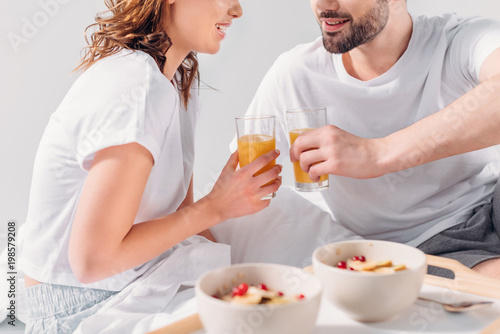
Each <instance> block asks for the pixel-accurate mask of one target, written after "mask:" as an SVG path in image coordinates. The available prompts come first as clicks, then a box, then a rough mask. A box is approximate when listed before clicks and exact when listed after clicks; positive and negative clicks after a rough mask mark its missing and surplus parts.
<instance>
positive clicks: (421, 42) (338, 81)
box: [248, 15, 500, 245]
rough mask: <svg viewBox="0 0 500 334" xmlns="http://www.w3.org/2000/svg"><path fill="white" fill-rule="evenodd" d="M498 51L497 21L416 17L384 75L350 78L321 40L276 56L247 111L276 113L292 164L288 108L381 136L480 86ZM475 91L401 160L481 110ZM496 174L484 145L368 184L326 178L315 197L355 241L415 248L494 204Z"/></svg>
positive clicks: (365, 134)
mask: <svg viewBox="0 0 500 334" xmlns="http://www.w3.org/2000/svg"><path fill="white" fill-rule="evenodd" d="M499 47H500V22H498V21H495V20H489V19H481V18H468V19H462V18H459V17H457V16H454V15H444V16H441V17H432V18H429V17H414V18H413V33H412V36H411V40H410V43H409V45H408V48H407V50H406V52H405V53H404V54H403V56H402V57H401V58H400V59H399V60H398V61H397V62H396V64H395V65H394V66H393V67H392V68H391V69H390V70H388V71H387V72H386V73H384V74H383V75H381V76H379V77H377V78H375V79H373V80H369V81H360V80H358V79H356V78H354V77H351V76H350V75H349V74H348V73H347V72H346V70H345V68H344V65H343V62H342V56H341V55H335V54H334V55H332V54H330V53H328V52H327V51H326V50H325V48H324V47H323V43H322V39H321V38H318V39H317V40H316V41H314V42H312V43H308V44H303V45H299V46H297V47H295V48H294V49H292V50H290V51H288V52H286V53H284V54H282V55H281V56H280V57H279V58H278V59H277V60H276V62H275V63H274V64H273V66H272V67H271V69H270V70H269V71H268V73H267V74H266V76H265V78H264V80H263V81H262V83H261V85H260V87H259V89H258V91H257V93H256V96H255V98H254V100H253V101H252V103H251V105H250V107H249V110H248V114H259V113H260V114H262V113H263V114H269V113H271V114H275V115H277V117H278V123H279V124H280V126H279V130H278V131H277V142H278V144H279V145H280V147H279V148H280V150H281V152H282V154H281V159H282V160H283V162H282V163H283V164H284V165H289V164H290V163H289V159H288V157H287V153H288V149H289V147H288V134H287V131H286V129H287V127H286V118H285V113H284V111H285V110H286V109H287V108H291V107H300V106H310V107H317V106H325V107H327V118H328V123H330V124H333V125H336V126H338V127H340V128H341V129H343V130H346V131H348V132H350V133H353V134H355V135H357V136H360V137H364V138H380V137H385V136H387V135H389V134H391V133H394V132H396V131H398V130H401V129H403V128H405V127H407V126H409V125H411V124H413V123H415V122H416V121H418V120H420V119H422V118H424V117H426V116H429V115H431V114H433V113H435V112H437V111H439V110H441V109H443V108H444V107H446V106H447V105H448V104H450V103H452V102H453V101H455V100H456V99H457V98H459V97H461V96H462V95H464V94H465V93H467V92H468V91H469V90H471V89H472V88H473V87H475V86H477V85H478V83H479V69H480V67H481V65H482V63H483V62H484V60H485V59H486V57H487V56H488V55H489V54H491V52H493V51H494V50H495V49H497V48H499ZM484 89H487V87H486V88H484ZM480 93H484V94H486V93H487V92H486V91H478V92H477V94H479V95H474V96H472V97H471V98H470V99H469V100H468V101H466V104H465V106H464V109H463V110H462V111H460V112H458V113H457V114H455V115H454V118H450V119H449V123H448V125H447V128H446V129H442V131H439V132H436V133H434V134H433V136H432V138H429V139H428V140H427V141H425V142H422V143H420V150H419V151H416V152H414V153H413V154H412V155H411V156H410V157H409V159H410V161H401V164H403V166H404V164H407V166H409V165H410V164H411V163H412V160H414V161H418V154H419V152H424V151H425V150H427V149H429V148H430V147H432V146H433V145H436V144H435V143H436V141H439V139H440V138H441V137H442V136H446V133H447V132H448V131H453V129H454V121H456V120H457V119H459V118H460V117H461V116H460V114H461V113H462V112H470V110H472V108H474V106H475V105H477V103H478V99H481V94H480ZM483 96H484V95H483ZM468 106H470V107H468ZM498 177H499V158H498V154H497V151H496V149H495V148H488V149H483V150H479V151H475V152H470V153H467V154H461V155H457V156H453V157H449V158H446V159H441V160H438V161H434V162H431V163H427V164H425V165H421V166H418V167H414V168H409V169H405V170H402V171H401V172H398V173H391V174H388V175H384V176H382V177H378V178H374V179H368V180H357V179H352V178H347V177H340V176H332V175H330V186H329V188H328V190H325V191H322V192H321V194H322V195H323V196H324V198H325V201H326V204H327V205H328V206H329V208H330V209H331V211H332V213H333V215H334V218H335V219H336V220H337V221H338V222H339V223H341V224H342V225H344V226H345V227H347V228H348V229H351V230H352V231H353V232H355V233H357V234H358V235H360V236H363V237H365V238H374V239H385V240H393V241H398V242H405V243H409V244H412V245H418V244H420V243H421V242H423V241H425V240H427V239H428V238H430V237H432V236H433V235H435V234H437V233H439V232H441V231H443V230H444V229H446V228H448V227H451V226H453V225H455V224H457V223H460V222H462V221H465V220H466V219H467V218H468V217H470V215H471V213H472V211H473V209H474V208H475V207H477V206H478V205H481V204H483V203H486V202H488V201H490V200H491V197H492V192H493V188H494V186H495V184H496V182H497V180H498Z"/></svg>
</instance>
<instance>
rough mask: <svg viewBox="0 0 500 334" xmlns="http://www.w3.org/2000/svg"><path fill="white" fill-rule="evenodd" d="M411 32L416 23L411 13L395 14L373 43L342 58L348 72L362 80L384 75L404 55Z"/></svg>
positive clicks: (345, 54)
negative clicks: (413, 21)
mask: <svg viewBox="0 0 500 334" xmlns="http://www.w3.org/2000/svg"><path fill="white" fill-rule="evenodd" d="M412 31H413V23H412V19H411V17H410V15H409V14H408V12H406V14H402V15H392V17H391V18H390V19H389V21H388V22H387V25H386V26H385V28H384V29H383V30H382V31H381V32H380V33H379V34H378V35H377V36H376V37H375V38H374V39H373V40H371V41H370V42H368V43H365V44H363V45H360V46H358V47H357V48H355V49H352V50H351V51H349V52H347V53H344V54H343V55H342V60H343V62H344V67H345V69H346V71H347V73H349V75H351V76H352V77H354V78H356V79H359V80H361V81H368V80H371V79H374V78H377V77H379V76H381V75H382V74H384V73H385V72H387V71H388V70H389V69H390V68H391V67H392V66H394V64H395V63H396V62H397V61H398V59H399V58H401V56H402V55H403V54H404V52H405V51H406V49H407V48H408V44H409V42H410V38H411V35H412Z"/></svg>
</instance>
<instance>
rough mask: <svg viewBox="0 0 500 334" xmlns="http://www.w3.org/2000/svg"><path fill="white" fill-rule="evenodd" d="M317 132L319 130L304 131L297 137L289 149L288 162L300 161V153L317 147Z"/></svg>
mask: <svg viewBox="0 0 500 334" xmlns="http://www.w3.org/2000/svg"><path fill="white" fill-rule="evenodd" d="M319 130H320V129H315V130H310V131H306V132H303V133H301V134H300V135H299V136H298V137H297V139H296V140H295V141H294V142H293V144H292V145H291V147H290V160H291V161H292V163H293V162H295V161H298V160H300V158H302V157H301V154H302V153H304V152H307V151H309V150H314V149H317V148H318V147H319V146H318V145H319V142H318V138H316V137H317V133H318V131H319Z"/></svg>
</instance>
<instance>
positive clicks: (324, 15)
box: [319, 10, 352, 20]
mask: <svg viewBox="0 0 500 334" xmlns="http://www.w3.org/2000/svg"><path fill="white" fill-rule="evenodd" d="M319 18H320V19H349V20H352V17H351V15H350V14H347V13H341V12H334V11H331V10H327V11H324V12H321V13H320V14H319Z"/></svg>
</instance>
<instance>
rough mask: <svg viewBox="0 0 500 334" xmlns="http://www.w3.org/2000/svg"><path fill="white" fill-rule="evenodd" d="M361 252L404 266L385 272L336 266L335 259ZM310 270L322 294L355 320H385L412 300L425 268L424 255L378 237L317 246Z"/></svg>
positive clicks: (416, 293) (420, 284)
mask: <svg viewBox="0 0 500 334" xmlns="http://www.w3.org/2000/svg"><path fill="white" fill-rule="evenodd" d="M360 255H363V256H365V257H366V259H367V260H392V262H393V263H394V264H404V265H405V266H406V267H407V268H408V269H406V270H403V271H397V272H395V273H389V274H378V273H370V272H368V273H365V272H357V271H350V270H346V269H339V268H337V267H336V265H337V263H338V262H339V261H346V260H347V259H350V258H352V257H353V256H360ZM312 261H313V267H314V273H315V274H316V275H317V276H318V277H319V278H320V280H321V282H322V283H323V290H324V292H323V293H324V295H325V297H326V298H327V300H329V301H330V302H331V303H333V304H334V305H335V306H336V307H337V308H339V309H341V310H342V311H344V312H345V313H346V314H347V315H348V316H349V317H351V318H352V319H354V320H357V321H363V322H375V321H383V320H388V319H390V318H391V317H393V316H395V315H396V314H398V313H399V312H401V311H403V310H404V309H405V308H407V307H409V306H410V305H411V304H413V303H414V302H415V300H416V299H417V297H418V294H419V292H420V289H421V287H422V283H423V280H424V276H425V274H426V271H427V263H426V257H425V254H424V253H423V252H422V251H420V250H419V249H417V248H414V247H411V246H407V245H404V244H400V243H395V242H389V241H380V240H352V241H343V242H337V243H333V244H329V245H325V246H323V247H320V248H318V249H317V250H316V251H315V252H314V254H313V258H312Z"/></svg>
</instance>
